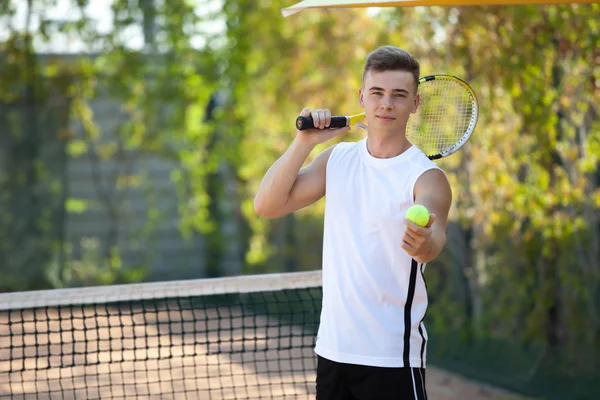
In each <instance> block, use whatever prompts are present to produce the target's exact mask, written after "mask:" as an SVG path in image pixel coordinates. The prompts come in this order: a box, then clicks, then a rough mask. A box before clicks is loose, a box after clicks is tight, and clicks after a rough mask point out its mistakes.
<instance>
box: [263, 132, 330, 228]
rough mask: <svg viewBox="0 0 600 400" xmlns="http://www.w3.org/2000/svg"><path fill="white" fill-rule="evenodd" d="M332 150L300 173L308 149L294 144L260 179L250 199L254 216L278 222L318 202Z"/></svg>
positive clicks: (323, 188) (295, 142)
mask: <svg viewBox="0 0 600 400" xmlns="http://www.w3.org/2000/svg"><path fill="white" fill-rule="evenodd" d="M333 148H334V146H332V147H329V148H328V149H326V150H325V151H323V152H321V153H320V154H319V155H317V156H316V157H315V159H314V160H313V161H312V162H311V163H310V164H309V165H307V166H306V167H304V168H302V169H300V167H301V166H302V164H303V163H304V161H305V160H306V157H308V154H310V152H311V150H312V146H310V145H306V144H304V143H302V141H298V140H294V142H293V143H292V145H291V146H290V147H289V149H288V150H287V151H286V152H285V153H284V154H283V156H281V158H280V159H279V160H277V161H276V162H275V164H273V166H272V167H271V168H270V169H269V170H268V171H267V173H266V175H265V177H264V178H263V180H262V182H261V184H260V187H259V189H258V192H257V194H256V197H255V198H254V210H255V211H256V213H257V214H259V215H260V216H262V217H265V218H279V217H282V216H284V215H286V214H289V213H291V212H293V211H296V210H299V209H301V208H304V207H306V206H308V205H311V204H313V203H315V202H316V201H318V200H319V199H321V198H322V197H323V196H324V195H325V171H326V167H327V161H328V160H329V155H330V154H331V151H332V150H333Z"/></svg>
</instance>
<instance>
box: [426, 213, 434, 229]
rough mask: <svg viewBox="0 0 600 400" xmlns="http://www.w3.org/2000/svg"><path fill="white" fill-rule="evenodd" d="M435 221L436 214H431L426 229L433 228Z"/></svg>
mask: <svg viewBox="0 0 600 400" xmlns="http://www.w3.org/2000/svg"><path fill="white" fill-rule="evenodd" d="M433 221H435V214H433V213H432V214H429V222H428V223H427V225H425V227H426V228H431V226H432V225H433Z"/></svg>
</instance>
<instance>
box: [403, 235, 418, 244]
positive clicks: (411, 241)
mask: <svg viewBox="0 0 600 400" xmlns="http://www.w3.org/2000/svg"><path fill="white" fill-rule="evenodd" d="M416 240H417V239H416V238H415V237H414V236H412V235H410V234H409V233H408V232H405V233H404V236H402V241H403V242H406V243H408V244H410V245H411V246H413V247H414V245H415V242H416Z"/></svg>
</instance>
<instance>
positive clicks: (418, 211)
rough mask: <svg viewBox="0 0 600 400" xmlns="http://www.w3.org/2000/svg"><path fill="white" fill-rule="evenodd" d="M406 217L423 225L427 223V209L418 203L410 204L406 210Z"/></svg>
mask: <svg viewBox="0 0 600 400" xmlns="http://www.w3.org/2000/svg"><path fill="white" fill-rule="evenodd" d="M405 216H406V219H407V220H409V221H412V222H414V223H415V224H417V225H419V226H425V225H427V224H428V223H429V211H427V208H425V207H424V206H422V205H420V204H415V205H413V206H410V207H409V208H408V210H406V215H405Z"/></svg>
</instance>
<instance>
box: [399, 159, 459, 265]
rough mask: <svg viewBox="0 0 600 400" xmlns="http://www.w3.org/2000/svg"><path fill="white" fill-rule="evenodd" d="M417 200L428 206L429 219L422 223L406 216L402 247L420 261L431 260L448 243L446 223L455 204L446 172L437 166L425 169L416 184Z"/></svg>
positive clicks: (415, 193)
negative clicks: (414, 221)
mask: <svg viewBox="0 0 600 400" xmlns="http://www.w3.org/2000/svg"><path fill="white" fill-rule="evenodd" d="M414 195H415V204H421V205H423V206H425V207H426V208H427V209H428V210H429V213H430V215H431V216H430V218H429V223H428V224H427V226H425V227H420V226H418V225H416V224H414V223H412V222H411V221H408V220H406V221H405V224H406V233H405V235H404V238H403V241H402V248H403V249H404V250H406V252H407V253H408V254H410V255H411V256H412V257H413V258H414V259H415V260H416V261H418V262H429V261H431V260H434V259H435V258H437V257H438V256H439V255H440V253H441V252H442V249H443V248H444V245H445V244H446V226H447V224H448V213H449V212H450V205H451V204H452V190H451V188H450V183H449V182H448V178H447V177H446V175H445V174H444V173H443V172H442V171H440V170H437V169H432V170H429V171H427V172H425V173H424V174H423V175H421V177H420V178H419V179H418V180H417V183H416V184H415V190H414Z"/></svg>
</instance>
